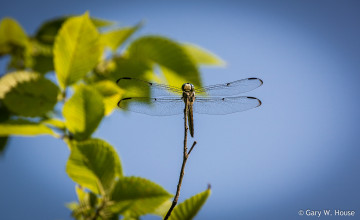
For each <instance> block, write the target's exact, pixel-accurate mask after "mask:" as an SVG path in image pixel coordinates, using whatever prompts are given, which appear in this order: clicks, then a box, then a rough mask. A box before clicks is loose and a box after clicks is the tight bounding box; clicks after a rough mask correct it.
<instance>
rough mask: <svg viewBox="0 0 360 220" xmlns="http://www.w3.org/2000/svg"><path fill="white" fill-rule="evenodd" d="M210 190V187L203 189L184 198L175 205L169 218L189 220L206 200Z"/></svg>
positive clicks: (171, 219)
mask: <svg viewBox="0 0 360 220" xmlns="http://www.w3.org/2000/svg"><path fill="white" fill-rule="evenodd" d="M210 193H211V191H210V189H207V190H205V191H204V192H201V193H199V194H196V195H195V196H192V197H191V198H189V199H187V200H185V201H184V202H182V203H180V204H179V205H177V206H175V208H174V210H173V212H172V213H171V215H170V218H169V220H191V219H193V218H194V217H195V215H196V214H197V213H198V212H199V210H200V209H201V207H202V206H203V205H204V203H205V202H206V200H207V198H208V197H209V195H210Z"/></svg>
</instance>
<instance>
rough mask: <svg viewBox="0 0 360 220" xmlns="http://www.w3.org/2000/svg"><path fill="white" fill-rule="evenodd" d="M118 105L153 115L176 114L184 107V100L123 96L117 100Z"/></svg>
mask: <svg viewBox="0 0 360 220" xmlns="http://www.w3.org/2000/svg"><path fill="white" fill-rule="evenodd" d="M118 106H119V107H120V108H122V109H124V110H128V111H132V112H137V113H142V114H147V115H153V116H169V115H177V114H181V113H183V112H184V108H185V104H184V101H183V100H182V99H181V98H178V97H163V98H148V97H134V98H124V99H121V100H120V101H119V102H118Z"/></svg>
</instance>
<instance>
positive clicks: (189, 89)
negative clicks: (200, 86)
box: [181, 83, 195, 92]
mask: <svg viewBox="0 0 360 220" xmlns="http://www.w3.org/2000/svg"><path fill="white" fill-rule="evenodd" d="M181 89H182V91H184V92H193V91H194V90H195V88H194V85H193V84H190V83H184V84H183V85H182V87H181Z"/></svg>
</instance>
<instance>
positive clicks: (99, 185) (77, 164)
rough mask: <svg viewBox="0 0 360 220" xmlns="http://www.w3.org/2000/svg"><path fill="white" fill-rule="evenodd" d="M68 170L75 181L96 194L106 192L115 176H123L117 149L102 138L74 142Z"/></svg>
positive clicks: (67, 166) (67, 165)
mask: <svg viewBox="0 0 360 220" xmlns="http://www.w3.org/2000/svg"><path fill="white" fill-rule="evenodd" d="M66 172H67V174H68V175H69V176H70V178H71V179H72V180H73V181H74V182H76V183H78V184H80V185H81V186H82V187H85V188H87V189H89V190H91V191H92V192H94V193H95V194H102V193H104V192H105V191H107V190H108V189H109V188H110V187H111V185H112V183H113V181H114V180H115V177H117V176H122V170H121V165H120V160H119V158H118V155H117V153H116V151H115V150H114V148H113V147H112V146H111V145H110V144H108V143H107V142H105V141H103V140H100V139H90V140H87V141H83V142H72V144H71V153H70V156H69V160H68V162H67V164H66Z"/></svg>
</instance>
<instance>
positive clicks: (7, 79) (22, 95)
mask: <svg viewBox="0 0 360 220" xmlns="http://www.w3.org/2000/svg"><path fill="white" fill-rule="evenodd" d="M58 93H59V89H58V87H57V86H56V85H55V84H54V83H53V82H51V81H50V80H48V79H46V78H44V77H43V76H41V75H40V74H37V73H33V72H24V71H23V72H13V73H9V74H6V75H5V76H3V77H2V78H1V79H0V99H3V102H4V104H5V106H6V107H7V108H8V109H9V110H10V111H11V112H13V113H16V114H17V115H22V116H30V117H34V116H41V115H43V114H45V113H46V112H48V111H50V110H52V109H53V108H54V106H55V104H56V102H57V96H58Z"/></svg>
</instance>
